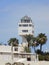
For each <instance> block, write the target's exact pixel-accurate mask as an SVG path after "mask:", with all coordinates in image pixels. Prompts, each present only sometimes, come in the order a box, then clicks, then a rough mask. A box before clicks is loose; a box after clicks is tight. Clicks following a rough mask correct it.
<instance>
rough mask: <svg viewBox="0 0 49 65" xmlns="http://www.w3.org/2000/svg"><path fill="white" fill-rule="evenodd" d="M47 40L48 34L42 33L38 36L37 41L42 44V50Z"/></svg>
mask: <svg viewBox="0 0 49 65" xmlns="http://www.w3.org/2000/svg"><path fill="white" fill-rule="evenodd" d="M46 41H47V36H46V35H45V34H43V33H40V34H39V35H38V36H37V42H38V43H39V45H40V51H42V45H44V44H45V43H46Z"/></svg>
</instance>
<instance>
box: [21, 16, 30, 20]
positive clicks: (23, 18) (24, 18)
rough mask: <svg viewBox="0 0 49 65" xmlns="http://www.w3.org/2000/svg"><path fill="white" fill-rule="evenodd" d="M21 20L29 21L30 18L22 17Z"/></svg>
mask: <svg viewBox="0 0 49 65" xmlns="http://www.w3.org/2000/svg"><path fill="white" fill-rule="evenodd" d="M21 20H31V18H30V17H28V16H24V17H22V19H21Z"/></svg>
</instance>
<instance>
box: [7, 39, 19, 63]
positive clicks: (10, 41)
mask: <svg viewBox="0 0 49 65" xmlns="http://www.w3.org/2000/svg"><path fill="white" fill-rule="evenodd" d="M8 44H9V45H11V59H12V63H13V46H18V44H19V42H18V39H16V38H10V40H9V41H8Z"/></svg>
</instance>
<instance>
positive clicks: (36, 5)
mask: <svg viewBox="0 0 49 65" xmlns="http://www.w3.org/2000/svg"><path fill="white" fill-rule="evenodd" d="M25 15H28V16H30V17H31V18H32V21H33V23H34V27H35V34H34V35H35V36H37V35H38V34H39V33H41V32H42V33H45V34H46V35H47V38H48V40H47V43H46V45H44V46H43V50H46V48H47V49H48V50H49V0H0V42H3V43H6V44H7V41H8V40H9V39H10V38H12V37H16V38H18V39H19V42H21V37H20V36H19V35H18V22H19V21H20V19H21V18H22V17H23V16H25Z"/></svg>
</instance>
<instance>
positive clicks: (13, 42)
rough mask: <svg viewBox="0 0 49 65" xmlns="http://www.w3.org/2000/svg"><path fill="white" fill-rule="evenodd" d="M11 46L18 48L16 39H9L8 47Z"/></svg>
mask: <svg viewBox="0 0 49 65" xmlns="http://www.w3.org/2000/svg"><path fill="white" fill-rule="evenodd" d="M11 44H12V45H13V46H18V44H19V42H18V39H16V38H10V40H9V41H8V45H10V46H11Z"/></svg>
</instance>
